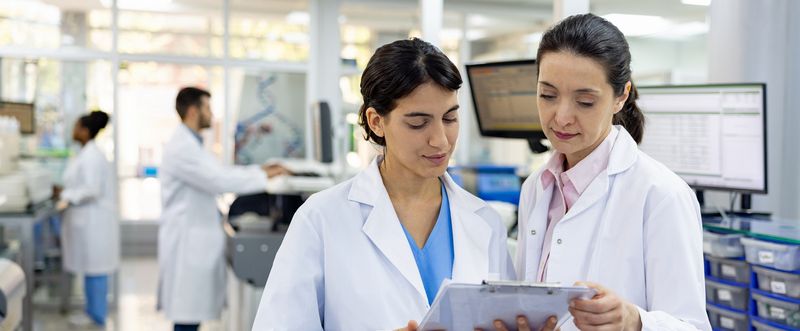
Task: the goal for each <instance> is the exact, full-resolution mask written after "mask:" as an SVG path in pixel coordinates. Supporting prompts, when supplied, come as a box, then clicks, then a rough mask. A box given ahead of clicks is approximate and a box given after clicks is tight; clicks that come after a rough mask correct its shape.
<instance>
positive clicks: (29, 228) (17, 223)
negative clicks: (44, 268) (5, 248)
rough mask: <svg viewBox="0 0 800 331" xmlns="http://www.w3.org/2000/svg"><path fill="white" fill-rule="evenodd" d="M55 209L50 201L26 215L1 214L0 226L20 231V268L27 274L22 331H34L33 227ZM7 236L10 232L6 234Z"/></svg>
mask: <svg viewBox="0 0 800 331" xmlns="http://www.w3.org/2000/svg"><path fill="white" fill-rule="evenodd" d="M55 212H56V211H55V208H54V207H53V204H52V203H51V202H50V201H47V202H44V203H41V204H38V205H36V206H34V207H33V208H32V209H31V210H30V211H28V212H26V213H0V226H1V227H3V228H4V229H5V228H6V227H9V226H11V227H16V228H17V229H19V241H20V256H21V259H20V260H21V261H20V266H21V267H22V271H24V272H25V289H26V291H25V293H26V294H25V299H24V301H23V303H22V309H23V312H22V329H23V330H24V331H31V330H33V304H32V302H33V301H32V299H33V276H34V274H33V262H34V256H33V254H34V238H33V227H34V226H35V225H36V224H37V223H39V222H41V221H42V220H44V219H46V218H48V217H50V216H52V215H54V214H55ZM5 233H6V234H7V233H8V232H5Z"/></svg>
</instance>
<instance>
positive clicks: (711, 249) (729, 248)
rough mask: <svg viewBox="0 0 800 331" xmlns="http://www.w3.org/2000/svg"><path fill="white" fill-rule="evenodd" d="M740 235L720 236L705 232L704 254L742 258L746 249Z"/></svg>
mask: <svg viewBox="0 0 800 331" xmlns="http://www.w3.org/2000/svg"><path fill="white" fill-rule="evenodd" d="M741 238H742V235H740V234H719V233H713V232H708V231H703V253H706V254H708V255H711V256H716V257H741V256H744V248H743V247H742V243H741V241H740V239H741Z"/></svg>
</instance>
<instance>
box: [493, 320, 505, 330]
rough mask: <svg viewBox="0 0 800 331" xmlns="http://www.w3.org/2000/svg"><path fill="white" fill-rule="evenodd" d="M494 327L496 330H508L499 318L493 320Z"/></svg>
mask: <svg viewBox="0 0 800 331" xmlns="http://www.w3.org/2000/svg"><path fill="white" fill-rule="evenodd" d="M494 329H495V330H497V331H508V328H507V327H506V323H503V321H501V320H495V321H494Z"/></svg>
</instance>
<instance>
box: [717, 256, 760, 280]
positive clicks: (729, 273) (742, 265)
mask: <svg viewBox="0 0 800 331" xmlns="http://www.w3.org/2000/svg"><path fill="white" fill-rule="evenodd" d="M706 260H707V261H708V263H709V269H710V272H711V276H712V277H714V278H718V279H723V280H729V281H732V282H737V283H741V284H750V265H749V264H747V262H745V261H743V260H730V259H724V258H719V257H713V256H706Z"/></svg>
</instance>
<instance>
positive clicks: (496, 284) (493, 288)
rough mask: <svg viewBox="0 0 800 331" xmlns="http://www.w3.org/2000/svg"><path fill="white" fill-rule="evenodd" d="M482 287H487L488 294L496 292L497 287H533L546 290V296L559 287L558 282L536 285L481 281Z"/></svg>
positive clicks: (535, 283)
mask: <svg viewBox="0 0 800 331" xmlns="http://www.w3.org/2000/svg"><path fill="white" fill-rule="evenodd" d="M482 285H484V286H487V287H488V290H489V292H495V291H497V288H499V287H520V288H522V287H533V288H543V289H547V294H550V295H552V294H553V293H554V291H553V288H555V287H559V286H561V283H559V282H548V283H537V282H524V281H515V280H483V283H482Z"/></svg>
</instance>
